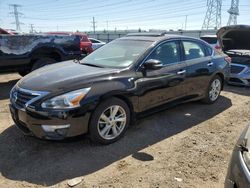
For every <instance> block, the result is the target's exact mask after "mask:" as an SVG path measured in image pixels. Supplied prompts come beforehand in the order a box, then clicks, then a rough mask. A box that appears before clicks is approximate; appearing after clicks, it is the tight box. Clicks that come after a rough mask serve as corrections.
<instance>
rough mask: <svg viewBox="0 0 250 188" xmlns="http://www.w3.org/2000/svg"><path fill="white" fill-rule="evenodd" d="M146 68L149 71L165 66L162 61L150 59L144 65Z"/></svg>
mask: <svg viewBox="0 0 250 188" xmlns="http://www.w3.org/2000/svg"><path fill="white" fill-rule="evenodd" d="M144 67H145V68H146V69H149V70H157V69H161V68H162V67H163V64H162V62H161V61H160V60H157V59H149V60H147V61H146V62H145V63H144Z"/></svg>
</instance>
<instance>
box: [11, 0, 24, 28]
mask: <svg viewBox="0 0 250 188" xmlns="http://www.w3.org/2000/svg"><path fill="white" fill-rule="evenodd" d="M9 6H10V7H13V12H10V14H12V15H14V17H15V24H16V30H17V31H21V27H20V25H21V24H22V23H21V22H20V21H19V16H20V15H23V13H21V12H19V11H18V10H17V8H18V7H21V5H18V4H9Z"/></svg>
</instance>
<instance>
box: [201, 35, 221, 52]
mask: <svg viewBox="0 0 250 188" xmlns="http://www.w3.org/2000/svg"><path fill="white" fill-rule="evenodd" d="M200 39H202V40H204V41H206V42H207V43H208V44H210V45H211V46H212V47H213V48H215V49H216V50H220V49H221V47H220V44H219V41H218V39H217V35H203V36H202V37H200Z"/></svg>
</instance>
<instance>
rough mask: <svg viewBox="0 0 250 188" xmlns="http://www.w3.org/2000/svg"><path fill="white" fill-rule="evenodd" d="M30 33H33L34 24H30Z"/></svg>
mask: <svg viewBox="0 0 250 188" xmlns="http://www.w3.org/2000/svg"><path fill="white" fill-rule="evenodd" d="M30 33H34V24H30Z"/></svg>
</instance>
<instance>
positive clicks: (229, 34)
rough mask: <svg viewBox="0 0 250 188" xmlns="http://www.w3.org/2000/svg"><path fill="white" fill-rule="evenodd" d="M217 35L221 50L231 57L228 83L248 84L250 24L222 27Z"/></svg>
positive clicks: (249, 83)
mask: <svg viewBox="0 0 250 188" xmlns="http://www.w3.org/2000/svg"><path fill="white" fill-rule="evenodd" d="M217 36H218V39H219V43H220V46H221V48H222V51H223V52H224V53H225V54H227V55H228V56H229V57H231V59H232V63H231V74H230V78H229V80H228V83H229V84H233V85H241V86H250V26H248V25H234V26H226V27H222V28H221V29H219V30H218V32H217Z"/></svg>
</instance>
